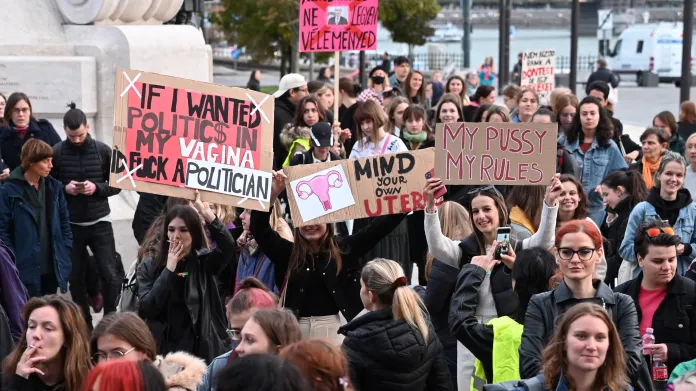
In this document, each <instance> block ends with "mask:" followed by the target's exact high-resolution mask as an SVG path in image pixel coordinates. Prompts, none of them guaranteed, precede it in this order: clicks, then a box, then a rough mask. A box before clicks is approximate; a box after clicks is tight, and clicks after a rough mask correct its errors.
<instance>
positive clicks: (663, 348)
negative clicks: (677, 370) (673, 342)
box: [644, 343, 667, 362]
mask: <svg viewBox="0 0 696 391" xmlns="http://www.w3.org/2000/svg"><path fill="white" fill-rule="evenodd" d="M644 348H645V349H650V351H651V352H652V358H653V360H655V361H658V362H665V361H667V345H665V344H663V343H658V344H648V345H645V346H644Z"/></svg>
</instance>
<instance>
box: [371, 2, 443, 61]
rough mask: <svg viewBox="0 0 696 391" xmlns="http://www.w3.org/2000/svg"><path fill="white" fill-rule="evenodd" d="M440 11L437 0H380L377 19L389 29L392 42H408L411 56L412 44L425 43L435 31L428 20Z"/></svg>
mask: <svg viewBox="0 0 696 391" xmlns="http://www.w3.org/2000/svg"><path fill="white" fill-rule="evenodd" d="M439 12H440V4H439V3H438V1H437V0H380V1H379V20H380V22H382V26H384V28H386V29H387V30H389V32H390V33H391V37H392V40H394V42H402V43H406V44H408V54H409V56H411V52H412V50H413V46H415V45H419V46H420V45H425V43H426V41H427V39H428V37H431V36H432V35H433V34H434V33H435V29H433V28H432V27H430V22H431V21H433V20H435V18H436V17H437V14H438V13H439Z"/></svg>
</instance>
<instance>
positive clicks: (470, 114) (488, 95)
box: [462, 86, 495, 122]
mask: <svg viewBox="0 0 696 391" xmlns="http://www.w3.org/2000/svg"><path fill="white" fill-rule="evenodd" d="M484 104H491V105H492V104H495V88H494V87H492V86H480V87H478V88H477V89H476V92H475V93H474V96H472V97H471V102H470V103H469V105H468V106H465V107H464V108H463V109H462V110H463V112H464V119H465V120H466V121H467V122H471V121H472V120H473V118H474V116H475V115H476V111H477V110H478V109H479V107H481V105H484Z"/></svg>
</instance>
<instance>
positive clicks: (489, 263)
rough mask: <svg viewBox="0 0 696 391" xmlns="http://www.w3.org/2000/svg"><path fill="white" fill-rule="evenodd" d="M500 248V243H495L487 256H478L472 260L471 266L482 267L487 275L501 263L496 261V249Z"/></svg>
mask: <svg viewBox="0 0 696 391" xmlns="http://www.w3.org/2000/svg"><path fill="white" fill-rule="evenodd" d="M497 247H498V242H493V245H492V246H491V249H490V250H488V254H486V255H477V256H475V257H473V258H471V264H472V265H476V266H478V267H480V268H481V269H483V270H485V271H486V273H488V272H489V271H491V269H493V267H494V266H495V265H497V264H499V263H500V261H499V260H497V259H495V249H496V248H497Z"/></svg>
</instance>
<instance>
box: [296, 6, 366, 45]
mask: <svg viewBox="0 0 696 391" xmlns="http://www.w3.org/2000/svg"><path fill="white" fill-rule="evenodd" d="M377 11H378V3H377V0H301V2H300V51H301V52H342V51H351V50H376V49H377Z"/></svg>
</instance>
